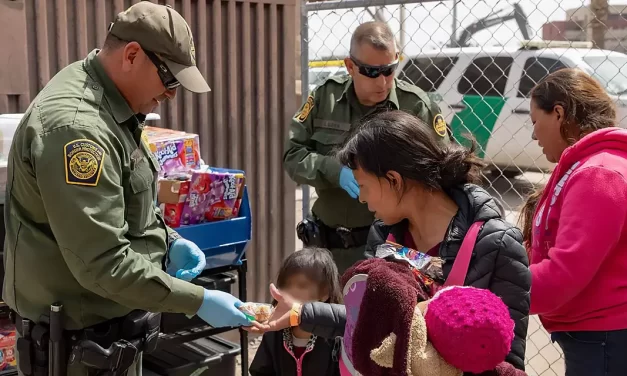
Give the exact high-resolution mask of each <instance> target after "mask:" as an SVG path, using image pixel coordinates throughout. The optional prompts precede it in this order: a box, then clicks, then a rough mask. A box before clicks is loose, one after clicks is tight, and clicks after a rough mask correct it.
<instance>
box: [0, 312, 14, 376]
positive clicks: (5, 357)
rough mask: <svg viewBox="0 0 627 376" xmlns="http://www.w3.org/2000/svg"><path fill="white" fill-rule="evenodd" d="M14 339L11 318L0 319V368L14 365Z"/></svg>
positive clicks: (3, 368) (4, 368)
mask: <svg viewBox="0 0 627 376" xmlns="http://www.w3.org/2000/svg"><path fill="white" fill-rule="evenodd" d="M16 341H17V339H16V332H15V326H14V325H13V324H12V323H11V320H0V370H6V369H9V368H14V367H16V364H17V360H16V357H15V344H16Z"/></svg>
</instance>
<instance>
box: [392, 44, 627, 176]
mask: <svg viewBox="0 0 627 376" xmlns="http://www.w3.org/2000/svg"><path fill="white" fill-rule="evenodd" d="M626 64H627V55H625V54H623V53H619V52H614V51H607V50H599V49H592V45H591V43H588V42H555V41H524V42H522V43H521V46H520V47H519V48H516V47H513V48H512V47H483V48H480V47H466V48H447V49H443V50H439V51H433V52H425V53H422V54H420V55H417V56H412V57H410V58H409V59H405V61H404V62H401V65H400V66H399V69H398V71H397V76H398V77H399V78H401V79H404V80H407V81H409V82H412V83H414V84H415V85H417V86H418V87H420V88H422V89H423V90H424V91H426V92H427V93H429V95H430V96H432V98H433V99H434V100H435V101H437V102H438V104H439V105H440V108H441V109H442V112H443V115H444V117H445V118H446V120H447V123H448V124H449V125H450V126H451V128H452V130H453V133H454V136H455V137H456V138H457V139H459V140H462V139H463V136H464V135H467V134H472V136H473V137H474V138H475V139H476V141H477V143H478V144H479V147H480V150H479V155H480V156H481V157H483V158H485V159H486V161H487V162H489V163H490V164H491V165H492V166H493V167H492V168H493V170H495V171H498V173H499V174H500V173H503V174H504V175H506V176H508V177H513V176H516V175H518V174H520V173H523V172H527V171H538V170H540V171H549V170H551V169H552V167H553V166H552V164H551V163H549V162H548V161H547V160H546V158H545V157H544V156H543V154H542V150H541V149H540V148H539V147H538V145H537V143H536V142H535V141H532V139H531V134H532V130H533V126H532V124H531V121H530V120H529V104H530V102H529V101H530V99H529V91H530V90H531V88H533V86H534V85H535V84H536V83H537V82H539V81H540V80H541V79H542V78H543V77H545V76H546V75H548V74H549V73H551V72H554V71H556V70H558V69H561V68H564V67H577V68H580V69H583V70H584V71H586V72H588V73H589V74H590V75H592V76H593V77H595V78H596V79H597V80H599V81H600V82H601V84H602V85H604V86H605V87H606V89H607V92H608V94H609V95H610V96H611V97H612V98H614V99H615V100H616V103H617V108H618V119H619V124H620V126H622V127H627V65H626Z"/></svg>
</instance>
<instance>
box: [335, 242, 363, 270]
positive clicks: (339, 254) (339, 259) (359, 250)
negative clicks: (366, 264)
mask: <svg viewBox="0 0 627 376" xmlns="http://www.w3.org/2000/svg"><path fill="white" fill-rule="evenodd" d="M365 250H366V246H365V245H362V246H361V247H355V248H331V249H329V251H331V254H332V255H333V260H334V261H335V265H337V269H338V271H339V272H340V277H341V276H342V274H344V272H345V271H346V269H348V268H350V267H351V266H353V264H355V263H356V262H357V261H359V260H364V259H365V258H366V256H365V255H364V251H365Z"/></svg>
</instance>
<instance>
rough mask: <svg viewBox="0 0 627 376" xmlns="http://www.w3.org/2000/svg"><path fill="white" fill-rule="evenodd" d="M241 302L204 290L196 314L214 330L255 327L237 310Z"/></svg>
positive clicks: (234, 298)
mask: <svg viewBox="0 0 627 376" xmlns="http://www.w3.org/2000/svg"><path fill="white" fill-rule="evenodd" d="M241 305H242V302H241V301H240V300H239V299H237V298H236V297H234V296H233V295H231V294H227V293H226V292H223V291H218V290H207V289H205V296H204V299H203V301H202V305H201V306H200V309H198V312H196V314H197V315H198V317H200V318H201V319H203V320H204V321H205V322H206V323H207V324H209V325H211V326H213V327H214V328H224V327H238V326H250V325H256V322H253V321H250V320H249V319H248V318H247V317H246V315H244V313H243V312H242V311H240V310H239V309H238V308H239V307H240V306H241Z"/></svg>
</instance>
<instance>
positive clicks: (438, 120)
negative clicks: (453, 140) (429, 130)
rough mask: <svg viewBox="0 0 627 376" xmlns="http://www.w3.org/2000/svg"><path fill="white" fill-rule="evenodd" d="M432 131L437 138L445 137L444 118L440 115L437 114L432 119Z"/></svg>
mask: <svg viewBox="0 0 627 376" xmlns="http://www.w3.org/2000/svg"><path fill="white" fill-rule="evenodd" d="M433 129H434V130H435V133H437V135H438V136H440V137H445V136H446V120H444V116H442V114H437V115H435V117H434V118H433Z"/></svg>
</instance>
